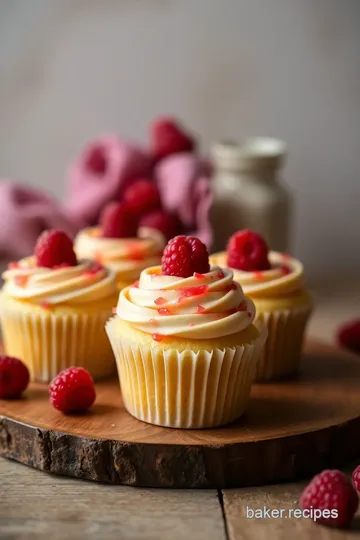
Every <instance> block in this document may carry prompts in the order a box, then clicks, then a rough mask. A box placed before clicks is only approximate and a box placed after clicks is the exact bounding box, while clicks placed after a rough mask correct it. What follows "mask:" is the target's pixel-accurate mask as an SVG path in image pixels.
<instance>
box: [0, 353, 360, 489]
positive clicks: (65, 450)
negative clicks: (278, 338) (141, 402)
mask: <svg viewBox="0 0 360 540" xmlns="http://www.w3.org/2000/svg"><path fill="white" fill-rule="evenodd" d="M97 395H98V398H97V401H96V404H95V405H94V407H93V409H92V411H91V412H90V413H88V414H86V415H82V416H64V415H62V414H61V413H59V412H57V411H55V410H54V409H53V408H52V407H51V406H50V404H49V403H48V398H47V388H46V387H45V386H42V385H37V384H33V385H32V386H31V387H30V388H29V389H28V391H27V392H26V394H25V397H24V398H23V399H20V400H7V401H5V400H2V401H1V400H0V453H1V455H3V456H5V457H7V458H10V459H14V460H17V461H20V462H21V463H25V464H26V465H30V466H31V467H36V468H38V469H41V470H44V471H47V472H50V473H54V474H63V475H68V476H75V477H78V478H86V479H88V480H97V481H101V482H108V483H112V484H127V485H131V486H143V487H145V486H148V487H173V488H205V487H212V488H214V487H216V488H225V487H240V486H249V485H256V484H265V483H270V482H279V481H287V480H289V481H290V480H295V479H298V478H301V477H305V476H308V475H311V474H313V473H315V472H317V471H319V470H320V469H323V468H324V467H335V466H340V465H342V464H344V463H345V462H346V461H348V460H350V459H354V458H355V457H357V456H359V455H360V436H359V433H360V358H359V357H357V356H355V355H352V354H350V353H347V352H343V351H339V350H336V349H334V348H332V347H330V346H326V345H323V344H319V343H309V344H308V346H307V348H306V351H305V355H304V359H303V364H302V370H301V373H300V375H299V376H298V378H297V379H294V380H291V381H286V382H277V383H272V384H258V385H254V387H253V391H252V395H251V400H250V403H249V407H248V411H247V413H246V415H245V416H244V418H243V419H241V420H240V421H239V422H237V423H234V424H232V425H230V426H227V427H224V428H218V429H212V430H210V429H207V430H188V431H186V430H174V429H168V428H159V427H155V426H152V425H149V424H145V423H143V422H140V421H138V420H136V419H135V418H133V417H131V416H130V415H129V414H128V413H127V412H126V410H125V409H124V407H123V404H122V400H121V394H120V390H119V385H118V382H117V380H111V381H107V382H101V383H99V384H98V385H97Z"/></svg>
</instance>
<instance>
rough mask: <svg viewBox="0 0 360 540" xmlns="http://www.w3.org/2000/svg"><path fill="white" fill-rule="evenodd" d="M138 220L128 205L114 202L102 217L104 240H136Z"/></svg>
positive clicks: (103, 212) (104, 211)
mask: <svg viewBox="0 0 360 540" xmlns="http://www.w3.org/2000/svg"><path fill="white" fill-rule="evenodd" d="M137 225H138V219H137V217H136V216H135V214H134V212H133V211H132V210H131V209H130V207H129V206H128V205H127V204H126V203H117V202H112V203H109V204H108V205H107V206H105V208H104V210H103V211H102V213H101V215H100V227H101V230H102V236H103V237H104V238H135V237H136V233H137Z"/></svg>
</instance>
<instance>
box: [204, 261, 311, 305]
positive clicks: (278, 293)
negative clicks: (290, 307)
mask: <svg viewBox="0 0 360 540" xmlns="http://www.w3.org/2000/svg"><path fill="white" fill-rule="evenodd" d="M269 261H270V266H271V267H270V269H269V270H262V271H258V272H245V271H242V270H237V269H235V268H231V270H232V272H233V273H234V279H235V281H237V282H238V283H240V285H241V286H242V288H243V290H244V293H245V294H249V296H250V297H251V298H272V297H276V298H279V297H282V296H291V295H293V294H296V293H299V292H301V291H302V290H303V289H304V267H303V265H302V264H301V262H300V261H298V260H297V259H294V258H293V257H290V256H289V255H287V254H286V253H279V252H277V251H270V252H269ZM210 262H212V263H213V264H220V265H223V266H226V263H227V255H226V253H225V252H221V253H215V254H214V255H211V257H210Z"/></svg>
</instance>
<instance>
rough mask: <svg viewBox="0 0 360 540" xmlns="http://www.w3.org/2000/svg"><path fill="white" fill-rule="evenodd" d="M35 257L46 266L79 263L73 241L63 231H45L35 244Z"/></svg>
mask: <svg viewBox="0 0 360 540" xmlns="http://www.w3.org/2000/svg"><path fill="white" fill-rule="evenodd" d="M35 259H36V264H37V266H43V267H45V268H56V267H57V268H59V267H63V266H76V265H77V259H76V255H75V251H74V244H73V241H72V239H71V238H70V237H69V236H68V235H67V234H66V233H65V232H63V231H56V230H49V231H44V232H43V233H42V234H41V235H40V236H39V238H38V239H37V242H36V244H35Z"/></svg>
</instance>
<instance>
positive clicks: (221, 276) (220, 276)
mask: <svg viewBox="0 0 360 540" xmlns="http://www.w3.org/2000/svg"><path fill="white" fill-rule="evenodd" d="M216 277H217V278H218V279H223V278H224V277H225V274H224V272H218V273H217V274H216Z"/></svg>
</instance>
